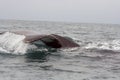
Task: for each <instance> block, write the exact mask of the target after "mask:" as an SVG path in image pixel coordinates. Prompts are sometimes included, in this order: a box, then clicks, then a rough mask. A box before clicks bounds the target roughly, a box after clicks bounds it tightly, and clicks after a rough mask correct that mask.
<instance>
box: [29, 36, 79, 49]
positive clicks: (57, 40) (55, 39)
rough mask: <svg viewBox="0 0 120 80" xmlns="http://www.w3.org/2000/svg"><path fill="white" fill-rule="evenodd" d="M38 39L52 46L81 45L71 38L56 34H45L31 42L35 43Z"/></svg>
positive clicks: (68, 46) (67, 46)
mask: <svg viewBox="0 0 120 80" xmlns="http://www.w3.org/2000/svg"><path fill="white" fill-rule="evenodd" d="M37 41H42V42H43V43H44V44H45V45H47V46H49V47H52V48H70V47H79V45H78V44H77V43H75V42H74V41H73V40H72V39H71V38H68V37H62V36H59V35H56V34H51V35H44V36H42V37H39V39H36V40H34V41H32V42H31V43H35V42H37Z"/></svg>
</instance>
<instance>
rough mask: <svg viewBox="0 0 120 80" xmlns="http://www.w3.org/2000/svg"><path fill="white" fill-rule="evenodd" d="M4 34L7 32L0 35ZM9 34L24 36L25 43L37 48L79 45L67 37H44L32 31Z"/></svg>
mask: <svg viewBox="0 0 120 80" xmlns="http://www.w3.org/2000/svg"><path fill="white" fill-rule="evenodd" d="M5 32H8V31H1V32H0V35H2V34H3V33H5ZM9 32H12V33H15V34H19V35H24V36H25V39H24V42H25V43H31V44H36V45H37V46H39V45H46V46H48V47H51V48H72V47H79V45H78V44H77V43H75V42H74V40H73V39H71V38H69V37H64V36H60V35H57V34H49V35H44V34H40V33H36V32H33V31H19V30H16V31H9Z"/></svg>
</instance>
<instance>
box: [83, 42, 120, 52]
mask: <svg viewBox="0 0 120 80" xmlns="http://www.w3.org/2000/svg"><path fill="white" fill-rule="evenodd" d="M85 49H101V50H112V51H120V40H112V41H104V42H102V41H99V42H91V43H88V44H87V45H86V46H85Z"/></svg>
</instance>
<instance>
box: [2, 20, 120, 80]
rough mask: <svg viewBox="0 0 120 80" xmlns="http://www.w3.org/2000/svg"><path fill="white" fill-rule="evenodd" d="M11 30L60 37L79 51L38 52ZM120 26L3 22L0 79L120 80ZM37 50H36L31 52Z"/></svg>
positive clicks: (73, 49)
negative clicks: (68, 38)
mask: <svg viewBox="0 0 120 80" xmlns="http://www.w3.org/2000/svg"><path fill="white" fill-rule="evenodd" d="M11 30H30V31H34V32H39V33H41V34H58V35H61V36H68V37H71V38H72V39H74V41H75V42H76V43H78V44H79V45H80V47H77V48H69V49H59V50H48V49H47V48H40V49H36V47H35V46H34V45H30V44H26V43H24V42H23V39H24V38H25V36H24V35H16V34H14V33H10V32H9V31H11ZM119 30H120V25H117V24H93V23H63V22H47V21H19V20H0V31H8V32H6V33H5V34H3V35H0V80H120V31H119ZM32 50H34V51H32Z"/></svg>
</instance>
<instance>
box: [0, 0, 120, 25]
mask: <svg viewBox="0 0 120 80" xmlns="http://www.w3.org/2000/svg"><path fill="white" fill-rule="evenodd" d="M0 19H17V20H40V21H63V22H84V23H112V24H120V0H0Z"/></svg>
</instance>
